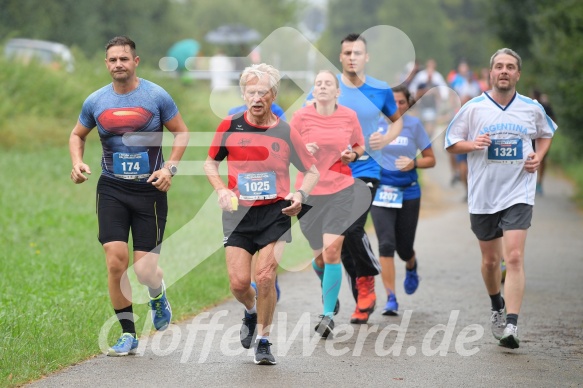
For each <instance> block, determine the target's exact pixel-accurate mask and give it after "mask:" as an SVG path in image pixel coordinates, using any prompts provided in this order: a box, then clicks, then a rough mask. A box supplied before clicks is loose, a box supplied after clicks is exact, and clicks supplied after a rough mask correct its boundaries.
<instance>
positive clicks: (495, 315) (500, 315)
mask: <svg viewBox="0 0 583 388" xmlns="http://www.w3.org/2000/svg"><path fill="white" fill-rule="evenodd" d="M490 322H491V323H492V334H493V335H494V338H496V339H497V340H499V339H500V338H502V335H504V329H506V309H505V308H503V309H501V310H492V315H491V316H490Z"/></svg>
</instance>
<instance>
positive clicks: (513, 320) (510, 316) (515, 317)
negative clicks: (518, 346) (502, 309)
mask: <svg viewBox="0 0 583 388" xmlns="http://www.w3.org/2000/svg"><path fill="white" fill-rule="evenodd" d="M517 322H518V314H508V315H506V324H509V323H512V324H513V325H514V326H517Z"/></svg>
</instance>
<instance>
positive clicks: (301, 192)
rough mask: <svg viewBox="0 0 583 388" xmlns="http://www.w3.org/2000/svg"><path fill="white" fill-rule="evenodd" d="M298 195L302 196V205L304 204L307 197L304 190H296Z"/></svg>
mask: <svg viewBox="0 0 583 388" xmlns="http://www.w3.org/2000/svg"><path fill="white" fill-rule="evenodd" d="M298 193H300V195H301V196H302V203H306V202H307V200H308V197H309V195H308V194H307V193H306V192H305V191H304V190H298Z"/></svg>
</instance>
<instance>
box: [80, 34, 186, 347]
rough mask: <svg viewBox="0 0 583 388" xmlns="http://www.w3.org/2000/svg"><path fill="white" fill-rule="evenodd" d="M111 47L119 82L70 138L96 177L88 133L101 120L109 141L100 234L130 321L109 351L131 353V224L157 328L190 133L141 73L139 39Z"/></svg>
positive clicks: (89, 103) (164, 317)
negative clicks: (165, 147) (163, 248)
mask: <svg viewBox="0 0 583 388" xmlns="http://www.w3.org/2000/svg"><path fill="white" fill-rule="evenodd" d="M105 54H106V57H105V64H106V67H107V69H108V71H109V73H110V74H111V78H112V81H113V82H112V83H111V84H109V85H107V86H104V87H103V88H101V89H99V90H97V91H96V92H94V93H93V94H91V95H90V96H89V97H88V98H87V99H86V100H85V102H84V103H83V107H82V109H81V114H80V115H79V120H78V121H77V124H76V125H75V127H74V128H73V131H72V132H71V136H70V138H69V152H70V154H71V161H72V164H73V169H72V171H71V179H72V180H73V182H75V183H83V182H85V181H86V180H87V179H88V176H87V175H86V174H91V169H90V168H89V166H88V165H87V164H85V162H84V161H83V153H84V150H85V140H86V138H87V135H89V133H90V131H91V130H92V129H93V128H94V127H97V129H98V132H99V137H100V139H101V144H102V147H103V155H102V158H101V168H102V172H101V176H100V178H99V181H98V183H97V198H96V200H97V206H96V208H97V217H98V223H99V235H98V238H99V241H100V242H101V244H102V245H103V249H104V251H105V260H106V264H107V273H108V288H109V295H110V298H111V303H112V305H113V309H114V310H115V313H116V315H117V318H118V320H119V322H120V324H121V327H122V335H121V337H120V338H119V340H118V341H117V343H116V344H115V345H114V346H112V347H111V348H110V349H109V351H108V355H110V356H125V355H128V354H133V353H135V352H136V348H137V347H138V340H137V338H136V329H135V324H134V315H133V309H132V301H131V288H130V287H129V286H128V285H129V281H128V278H127V273H126V271H127V269H128V265H129V251H128V237H129V231H130V229H131V231H132V239H133V263H134V271H135V272H136V275H137V278H138V281H139V282H140V283H142V284H144V285H146V286H147V287H148V293H149V295H150V303H149V304H150V307H151V309H152V320H153V322H154V327H155V328H156V329H157V330H164V329H166V328H167V327H168V325H169V324H170V320H171V318H172V310H171V308H170V304H169V303H168V300H167V298H166V289H165V286H164V281H163V279H162V275H163V273H162V269H161V268H160V267H159V266H158V257H159V253H160V243H161V242H162V239H163V236H164V228H165V226H166V216H167V213H168V205H167V196H166V193H167V192H168V190H169V189H170V185H171V184H172V177H173V176H174V175H175V174H176V172H177V165H178V162H179V161H180V159H181V158H182V155H183V154H184V151H185V149H186V145H187V144H188V140H189V134H188V128H187V127H186V125H185V124H184V121H183V120H182V117H181V115H180V113H179V112H178V108H177V107H176V104H175V103H174V101H173V100H172V97H170V95H169V94H168V93H167V92H166V91H165V90H164V89H162V88H161V87H160V86H158V85H156V84H154V83H152V82H150V81H147V80H145V79H142V78H138V77H137V76H136V68H137V67H138V64H139V63H140V57H139V56H137V55H136V45H135V43H134V42H133V41H132V40H131V39H129V38H128V37H125V36H119V37H115V38H113V39H111V40H110V41H109V42H108V43H107V45H106V48H105ZM163 127H166V128H167V129H168V130H169V131H170V132H171V133H172V134H173V135H174V142H173V144H172V151H171V153H170V159H169V160H168V161H166V162H165V161H164V157H163V155H162V148H161V145H162V131H163ZM122 285H123V287H122Z"/></svg>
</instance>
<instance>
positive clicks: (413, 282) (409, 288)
mask: <svg viewBox="0 0 583 388" xmlns="http://www.w3.org/2000/svg"><path fill="white" fill-rule="evenodd" d="M405 272H406V273H405V281H404V282H403V286H404V287H405V292H406V293H407V294H408V295H411V294H413V293H414V292H415V291H417V287H419V275H418V274H417V259H415V267H413V269H407V270H406V271H405Z"/></svg>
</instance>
